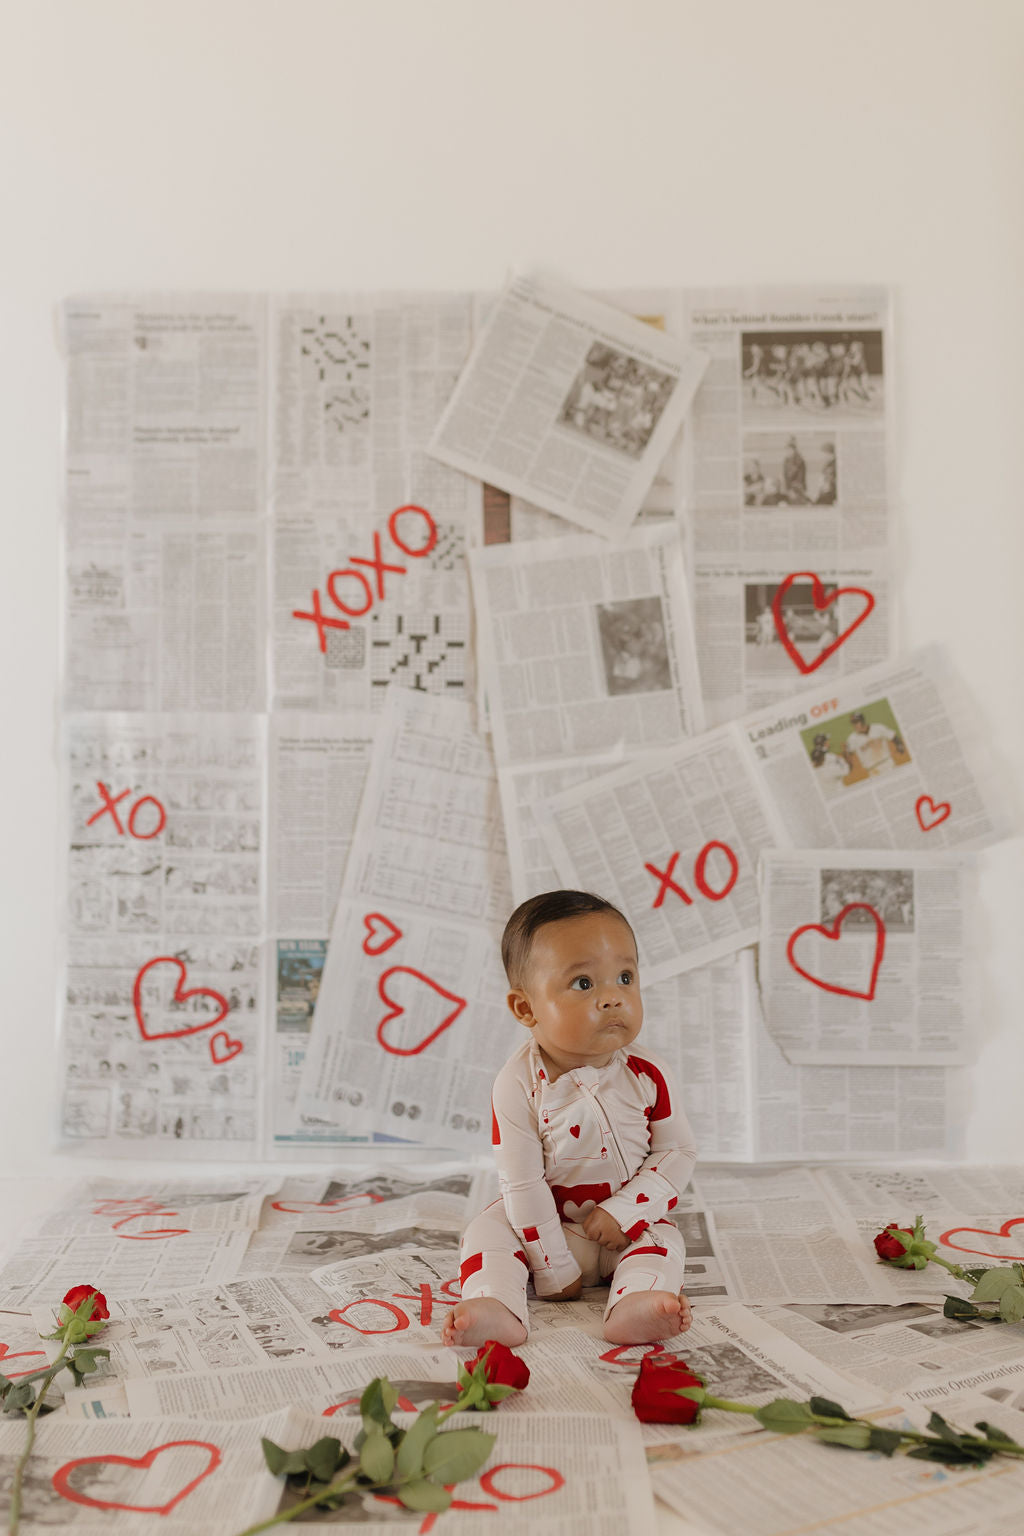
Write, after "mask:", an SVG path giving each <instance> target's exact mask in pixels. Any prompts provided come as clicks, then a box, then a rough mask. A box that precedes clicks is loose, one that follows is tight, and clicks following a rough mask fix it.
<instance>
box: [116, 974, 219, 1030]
mask: <svg viewBox="0 0 1024 1536" xmlns="http://www.w3.org/2000/svg"><path fill="white" fill-rule="evenodd" d="M154 965H173V966H175V967H176V968H177V972H178V979H177V981H176V982H175V983H174V1001H175V1002H176V1003H187V1002H188V1000H189V998H190V997H208V998H210V999H211V1000H212V1001H213V1002H215V1003H216V1004H217V1008H218V1012H217V1013H215V1014H214V1015H213V1017H212V1018H209V1019H203V1020H202V1022H201V1023H199V1024H188V1025H186V1026H185V1028H184V1029H163V1030H157V1031H155V1032H150V1030H148V1029H147V1028H146V1019H145V1015H144V1013H143V1011H142V983H143V981H144V980H145V978H146V974H147V972H149V971H151V970H152V969H153V967H154ZM186 975H187V972H186V969H185V962H184V961H183V960H179V959H178V957H177V955H157V956H155V958H154V959H152V960H147V961H146V963H145V965H144V966H143V967H142V969H141V970H140V971H139V974H138V975H137V976H136V978H135V986H134V988H133V989H132V1003H133V1004H134V1007H135V1022H136V1024H137V1025H138V1026H139V1034H140V1035H141V1036H142V1038H143V1040H180V1039H182V1038H183V1037H184V1036H185V1035H197V1034H199V1033H200V1031H201V1030H204V1029H211V1028H212V1027H213V1025H214V1024H219V1023H220V1022H221V1020H222V1019H226V1018H227V1016H228V1000H227V998H226V997H222V996H221V994H220V993H219V992H215V991H214V990H213V988H212V987H190V988H189V989H188V991H186V990H185V977H186Z"/></svg>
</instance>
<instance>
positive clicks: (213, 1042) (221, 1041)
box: [210, 1029, 245, 1067]
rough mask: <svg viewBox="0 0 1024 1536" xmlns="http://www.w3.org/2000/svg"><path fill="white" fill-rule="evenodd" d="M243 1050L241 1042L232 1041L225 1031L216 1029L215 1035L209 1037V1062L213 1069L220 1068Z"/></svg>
mask: <svg viewBox="0 0 1024 1536" xmlns="http://www.w3.org/2000/svg"><path fill="white" fill-rule="evenodd" d="M244 1049H245V1047H244V1045H243V1044H242V1042H241V1040H233V1039H232V1038H231V1036H230V1035H229V1034H228V1032H227V1030H226V1029H218V1031H217V1033H216V1034H215V1035H211V1036H210V1060H211V1061H212V1062H213V1064H214V1066H215V1067H222V1066H223V1065H224V1063H225V1062H226V1061H230V1060H231V1058H232V1057H233V1056H238V1055H239V1054H240V1053H241V1052H242V1051H243V1050H244Z"/></svg>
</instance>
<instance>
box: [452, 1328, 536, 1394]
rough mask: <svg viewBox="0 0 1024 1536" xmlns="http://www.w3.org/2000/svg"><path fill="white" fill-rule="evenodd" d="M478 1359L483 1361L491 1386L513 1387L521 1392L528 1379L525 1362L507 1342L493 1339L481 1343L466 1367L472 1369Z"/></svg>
mask: <svg viewBox="0 0 1024 1536" xmlns="http://www.w3.org/2000/svg"><path fill="white" fill-rule="evenodd" d="M479 1361H482V1362H483V1367H484V1374H485V1375H486V1377H487V1380H488V1382H489V1383H490V1384H491V1386H493V1387H515V1389H516V1391H517V1392H521V1391H522V1390H523V1388H524V1387H525V1386H526V1385H527V1384H528V1382H529V1380H530V1368H529V1366H528V1365H527V1364H526V1362H525V1361H524V1360H520V1358H519V1356H518V1355H516V1354H514V1353H513V1352H512V1350H511V1349H509V1347H508V1345H507V1344H499V1343H497V1342H496V1340H494V1339H488V1340H487V1343H486V1344H481V1346H480V1348H479V1349H478V1350H477V1352H476V1354H475V1355H474V1356H473V1359H472V1360H471V1361H470V1362H469V1365H468V1367H467V1369H468V1370H470V1371H472V1370H473V1368H474V1366H476V1365H477V1363H478V1362H479Z"/></svg>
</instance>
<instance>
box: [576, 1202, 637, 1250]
mask: <svg viewBox="0 0 1024 1536" xmlns="http://www.w3.org/2000/svg"><path fill="white" fill-rule="evenodd" d="M583 1230H584V1232H585V1233H586V1234H587V1236H588V1237H589V1238H590V1241H591V1242H592V1243H600V1245H601V1247H602V1248H610V1249H611V1251H612V1252H613V1253H618V1251H619V1249H620V1248H628V1247H629V1238H628V1237H627V1236H626V1234H625V1232H623V1230H622V1228H621V1227H620V1226H619V1224H618V1222H617V1221H616V1220H615V1217H614V1216H611V1215H609V1213H608V1212H607V1211H603V1210H602V1209H601V1207H600V1206H599V1205H595V1207H594V1209H593V1210H592V1211H591V1212H590V1214H589V1215H588V1216H584V1218H583Z"/></svg>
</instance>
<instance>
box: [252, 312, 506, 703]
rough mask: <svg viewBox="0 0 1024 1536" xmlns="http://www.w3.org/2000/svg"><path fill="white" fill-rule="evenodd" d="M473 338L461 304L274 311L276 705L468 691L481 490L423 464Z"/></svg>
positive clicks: (448, 472)
mask: <svg viewBox="0 0 1024 1536" xmlns="http://www.w3.org/2000/svg"><path fill="white" fill-rule="evenodd" d="M472 327H473V300H472V296H471V295H469V294H464V293H463V294H459V293H453V294H402V293H397V294H367V293H328V294H284V295H281V296H279V297H277V298H275V299H273V300H272V301H271V318H270V331H271V352H272V358H271V373H272V377H273V380H274V389H275V396H274V412H273V421H272V430H271V439H272V462H271V471H270V478H271V485H272V495H273V504H274V514H275V517H274V556H273V563H274V590H275V602H274V618H273V626H274V628H273V636H274V638H273V651H274V697H275V700H276V702H277V705H278V707H281V708H287V709H296V708H298V709H309V710H332V709H336V708H344V709H345V710H376V709H377V708H378V707H379V705H380V703H381V701H382V698H383V695H384V693H385V692H386V689H387V687H388V685H389V684H390V683H392V682H395V683H398V684H400V685H404V686H407V687H412V688H417V689H419V690H421V691H425V692H428V693H433V694H442V693H443V694H447V695H449V696H450V695H451V694H452V692H453V691H455V692H460V691H461V690H463V689H466V690H468V689H471V688H472V686H473V680H472V673H471V656H470V648H469V640H470V600H469V589H468V583H467V578H466V562H465V555H466V549H467V547H468V546H469V544H470V543H472V542H475V541H476V540H477V539H478V538H479V537H480V518H481V495H480V486H479V484H477V483H476V482H474V481H472V480H470V479H468V478H467V477H466V476H465V475H462V474H459V473H458V472H457V471H455V470H452V469H449V468H448V467H447V466H445V465H442V464H439V463H438V462H437V460H436V459H433V458H430V457H428V456H427V454H426V452H425V449H426V444H427V441H428V439H429V437H430V434H431V432H432V431H433V429H434V426H435V424H436V423H437V421H438V418H439V416H440V413H441V410H442V407H443V405H444V402H445V401H446V400H447V399H448V397H449V395H450V394H451V391H452V388H453V387H454V384H455V380H456V378H457V376H458V373H459V370H460V369H461V367H462V365H463V363H464V362H465V359H466V355H467V353H468V351H469V347H470V343H471V340H472ZM403 508H405V509H407V510H406V512H404V513H403V512H402V511H401V510H400V509H403ZM303 613H305V614H306V615H307V617H306V618H301V617H296V614H300V615H301V614H303Z"/></svg>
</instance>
